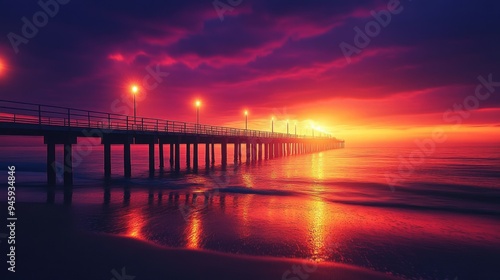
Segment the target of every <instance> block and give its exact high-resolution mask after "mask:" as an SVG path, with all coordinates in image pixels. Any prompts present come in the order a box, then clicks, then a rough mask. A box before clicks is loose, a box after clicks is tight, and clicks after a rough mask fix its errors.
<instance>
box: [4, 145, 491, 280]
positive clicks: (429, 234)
mask: <svg viewBox="0 0 500 280" xmlns="http://www.w3.org/2000/svg"><path fill="white" fill-rule="evenodd" d="M414 149H415V147H409V148H346V149H344V150H332V151H326V152H321V153H316V154H309V155H300V156H292V157H288V158H284V159H273V160H271V161H264V162H262V163H255V164H245V163H243V164H242V165H239V166H233V165H230V166H228V168H227V170H226V171H223V170H221V169H220V167H216V168H215V169H213V170H210V171H209V172H205V169H204V166H203V165H202V166H200V170H201V171H200V172H199V174H192V173H189V172H185V173H184V174H182V175H181V176H172V175H171V174H170V172H169V171H165V172H157V173H156V174H155V175H154V176H153V177H150V176H149V173H148V171H147V168H148V162H147V150H146V147H140V146H139V147H133V151H132V152H133V153H132V164H133V167H132V169H133V170H132V173H133V174H132V176H133V179H124V178H123V176H122V174H123V161H122V160H123V152H122V150H121V147H119V146H116V147H113V149H112V151H113V159H112V162H113V167H112V172H113V176H112V178H111V180H109V181H105V180H104V178H103V157H102V154H103V152H102V149H101V148H100V147H93V150H92V151H90V153H89V154H87V155H82V156H80V155H78V156H77V157H76V158H75V160H76V162H78V163H77V164H76V165H77V166H76V167H75V184H76V186H75V187H74V190H73V194H72V203H71V205H70V206H69V207H70V213H71V216H72V217H73V219H72V223H74V224H72V225H71V226H75V227H77V228H78V229H80V230H81V231H84V232H96V233H109V234H116V235H121V236H128V237H131V238H136V239H140V240H146V241H150V242H153V243H155V244H159V245H165V246H169V247H179V248H191V249H199V250H212V251H218V252H225V253H234V254H242V255H256V256H275V257H287V258H300V259H311V260H316V261H321V262H323V261H334V262H340V263H345V264H351V265H355V266H360V267H365V268H369V269H372V270H376V271H381V272H387V273H389V274H392V275H397V276H402V277H404V278H409V279H500V268H499V260H500V184H499V181H500V180H499V179H500V148H497V147H453V148H438V149H436V151H435V152H434V153H433V154H431V155H428V156H426V157H425V158H423V159H419V160H421V161H423V162H422V163H419V164H414V165H413V167H411V169H409V168H408V166H407V165H406V166H405V165H404V162H405V159H407V158H408V155H409V154H410V153H411V152H412V151H413V150H414ZM61 154H62V151H61V150H59V151H58V156H60V155H61ZM203 154H204V151H203V147H202V148H201V149H200V155H203ZM0 155H1V159H0V163H1V166H4V168H5V172H3V173H5V174H2V175H1V176H0V179H1V180H2V181H4V182H7V177H6V172H7V168H6V167H7V165H15V166H16V170H17V173H16V180H17V186H18V188H17V200H18V201H19V202H28V203H27V204H24V205H31V204H29V203H32V204H33V205H34V204H35V203H37V202H38V203H37V207H39V204H40V203H41V204H42V205H47V207H49V204H47V202H46V201H47V191H46V187H45V185H44V181H45V176H46V175H45V173H44V171H45V168H46V167H45V165H44V162H45V149H44V148H43V147H23V148H12V147H0ZM165 155H166V158H168V149H167V150H166V152H165ZM231 159H232V155H231V154H229V160H228V161H229V162H230V161H231ZM58 160H59V161H62V158H60V157H59V158H58ZM157 162H158V161H157ZM184 162H185V159H183V160H182V163H184ZM402 162H403V164H402ZM200 163H204V159H203V157H201V158H200ZM166 164H167V166H168V160H167V162H166ZM387 174H392V175H391V176H394V175H397V176H399V177H400V178H401V180H400V181H399V182H398V184H397V185H396V186H393V187H391V186H389V185H388V183H387V178H386V176H387ZM5 197H6V193H5V191H4V192H2V194H1V196H0V198H1V201H3V202H2V205H5V203H4V202H5ZM54 203H55V204H63V191H62V187H61V186H58V188H57V189H56V193H55V202H54ZM26 207H28V206H26ZM23 219H24V220H29V219H30V217H23ZM68 226H69V225H68ZM61 246H63V245H61Z"/></svg>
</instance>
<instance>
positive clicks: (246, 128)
mask: <svg viewBox="0 0 500 280" xmlns="http://www.w3.org/2000/svg"><path fill="white" fill-rule="evenodd" d="M245 130H248V110H245Z"/></svg>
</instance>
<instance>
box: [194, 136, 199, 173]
mask: <svg viewBox="0 0 500 280" xmlns="http://www.w3.org/2000/svg"><path fill="white" fill-rule="evenodd" d="M193 170H194V172H197V171H198V140H196V141H194V143H193Z"/></svg>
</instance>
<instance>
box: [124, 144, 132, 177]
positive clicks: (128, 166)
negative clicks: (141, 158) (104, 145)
mask: <svg viewBox="0 0 500 280" xmlns="http://www.w3.org/2000/svg"><path fill="white" fill-rule="evenodd" d="M123 169H124V173H125V177H127V178H130V177H131V176H132V161H131V159H130V143H125V144H123Z"/></svg>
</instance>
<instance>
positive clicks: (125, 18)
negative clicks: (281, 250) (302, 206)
mask: <svg viewBox="0 0 500 280" xmlns="http://www.w3.org/2000/svg"><path fill="white" fill-rule="evenodd" d="M387 2H388V1H368V0H364V1H362V0H358V1H330V0H315V1H304V0H286V1H285V0H283V1H281V0H280V1H264V0H257V1H251V0H243V2H242V4H241V5H239V6H237V7H235V8H234V10H233V11H231V12H228V13H226V14H225V16H224V21H220V19H219V17H218V15H217V13H216V11H215V9H214V7H213V5H212V2H211V1H152V0H151V1H125V2H123V1H122V2H116V1H79V0H72V1H70V2H69V3H68V4H66V5H61V7H60V11H59V13H58V14H57V15H56V16H55V17H54V18H50V19H49V23H48V24H47V25H46V26H45V27H43V28H40V30H39V31H38V33H37V35H36V36H35V37H34V38H32V39H29V43H28V44H21V45H20V46H19V49H20V51H19V53H18V54H15V53H14V51H13V50H12V48H11V45H10V42H9V40H8V39H7V34H9V33H10V32H15V33H17V34H21V27H22V24H23V23H22V21H21V17H23V16H26V17H27V18H29V19H31V18H32V15H33V14H34V13H35V12H37V11H38V10H40V9H41V8H40V7H39V6H38V4H37V2H36V1H31V2H22V3H21V2H18V1H3V2H2V4H1V5H2V9H0V34H1V35H2V38H3V39H2V40H1V41H0V58H1V59H3V60H5V61H7V63H8V64H9V66H10V68H9V71H10V72H11V73H9V75H8V76H7V78H5V79H4V81H2V83H1V86H2V87H3V89H2V98H4V99H17V100H24V101H31V102H43V103H51V104H59V105H65V106H73V107H81V106H84V107H86V108H94V109H96V110H109V104H110V103H111V102H112V101H113V100H115V99H116V98H119V97H120V96H121V95H122V94H123V92H124V88H126V83H128V82H129V81H131V80H136V81H142V79H143V77H144V76H145V75H147V74H148V72H147V70H146V67H148V66H149V67H156V65H161V69H162V71H166V72H168V73H169V74H170V75H169V77H168V78H166V79H165V81H164V82H162V83H161V84H160V85H159V86H158V87H157V88H155V89H154V90H152V91H151V92H150V93H149V96H150V98H153V97H156V98H159V99H160V100H168V102H165V103H160V102H153V101H151V100H149V101H145V102H146V103H147V102H149V103H150V106H152V109H151V110H150V112H151V114H155V115H161V114H162V112H164V111H165V110H166V109H168V110H170V112H172V114H173V115H176V116H178V117H179V118H182V117H183V116H184V114H187V113H186V112H184V111H185V110H184V108H185V104H184V103H185V102H189V101H186V99H189V98H191V97H192V96H196V95H207V96H210V97H211V98H212V96H213V98H217V100H219V101H220V102H218V103H217V104H213V105H211V106H213V109H214V110H222V111H224V110H227V112H230V110H236V109H235V108H241V107H243V106H248V107H259V108H262V107H266V106H267V107H269V108H273V107H275V106H277V105H278V104H284V106H285V105H286V106H293V105H294V104H298V103H301V104H303V103H307V102H311V103H314V102H317V101H322V100H329V99H332V98H345V97H348V98H356V99H383V98H388V97H390V96H398V95H404V94H407V93H408V92H413V91H419V90H427V89H436V88H439V89H442V90H438V91H433V94H434V95H433V96H432V98H433V99H434V100H436V102H434V103H433V104H435V105H432V106H425V102H426V101H425V100H426V99H422V104H420V105H418V106H417V105H415V107H414V110H411V112H412V113H413V114H418V112H421V113H422V114H424V113H429V111H439V110H441V109H443V108H445V107H446V104H449V103H450V102H452V101H453V100H460V99H461V98H463V97H464V94H463V93H462V92H454V91H450V90H448V91H447V89H450V88H453V86H463V87H465V86H473V85H474V84H475V83H476V82H477V81H476V78H477V76H479V75H487V74H489V73H494V74H495V75H496V76H495V77H500V65H499V64H498V61H500V53H499V52H498V49H499V47H500V38H499V37H500V36H499V35H498V28H499V27H500V17H499V16H498V11H499V10H500V4H499V3H498V2H495V1H483V2H481V4H479V3H475V2H470V1H465V0H461V1H451V0H447V1H423V0H422V1H406V0H404V1H401V5H402V6H403V8H404V9H403V11H402V12H401V13H400V14H398V15H393V16H392V20H391V23H390V24H389V25H388V26H387V27H385V28H382V30H381V32H380V34H379V35H378V36H377V37H375V38H372V39H371V42H370V44H369V45H368V46H367V47H366V48H364V49H363V50H362V52H361V53H360V54H358V55H354V56H353V57H352V59H353V62H352V63H350V64H349V63H346V61H345V59H344V56H343V53H342V51H341V50H340V48H339V44H340V43H341V42H347V43H349V44H354V43H353V40H354V36H355V33H354V27H356V26H358V27H360V28H364V26H365V24H366V23H367V22H369V21H371V20H373V18H372V17H371V15H370V13H369V12H370V11H371V10H377V11H379V10H380V9H383V8H385V7H386V5H387ZM112 57H114V59H112ZM117 57H120V59H117ZM496 79H497V80H500V78H496ZM167 97H168V99H167ZM422 98H424V97H422ZM425 98H429V97H428V96H425ZM96 101H99V102H96ZM499 103H500V102H499V101H498V98H496V97H495V98H491V99H489V100H487V101H486V103H485V106H486V107H491V108H495V107H498V106H499V105H500V104H499ZM414 104H416V103H414ZM96 107H98V108H96ZM238 110H239V109H238ZM360 110H361V109H360ZM389 111H391V112H394V114H404V112H401V111H398V110H389ZM380 114H382V113H380Z"/></svg>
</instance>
